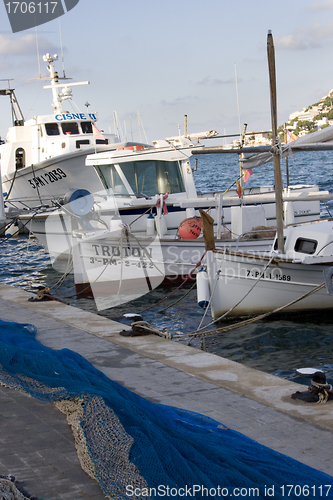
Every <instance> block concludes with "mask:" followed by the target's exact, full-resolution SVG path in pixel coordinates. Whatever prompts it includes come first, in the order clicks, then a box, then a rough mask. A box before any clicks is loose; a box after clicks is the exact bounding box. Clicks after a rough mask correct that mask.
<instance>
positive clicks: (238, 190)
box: [236, 179, 243, 198]
mask: <svg viewBox="0 0 333 500" xmlns="http://www.w3.org/2000/svg"><path fill="white" fill-rule="evenodd" d="M236 186H237V189H236V191H237V194H238V198H241V197H242V192H243V188H242V186H241V185H240V184H239V182H238V179H236Z"/></svg>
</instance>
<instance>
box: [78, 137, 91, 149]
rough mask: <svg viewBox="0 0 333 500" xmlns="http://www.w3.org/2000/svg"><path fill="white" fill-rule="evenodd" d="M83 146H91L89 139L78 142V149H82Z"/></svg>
mask: <svg viewBox="0 0 333 500" xmlns="http://www.w3.org/2000/svg"><path fill="white" fill-rule="evenodd" d="M81 144H90V141H89V139H82V140H81V141H76V149H80V147H81Z"/></svg>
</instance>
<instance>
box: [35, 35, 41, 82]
mask: <svg viewBox="0 0 333 500" xmlns="http://www.w3.org/2000/svg"><path fill="white" fill-rule="evenodd" d="M35 32H36V48H37V61H38V72H39V78H42V73H41V71H40V59H39V48H38V35H37V26H35Z"/></svg>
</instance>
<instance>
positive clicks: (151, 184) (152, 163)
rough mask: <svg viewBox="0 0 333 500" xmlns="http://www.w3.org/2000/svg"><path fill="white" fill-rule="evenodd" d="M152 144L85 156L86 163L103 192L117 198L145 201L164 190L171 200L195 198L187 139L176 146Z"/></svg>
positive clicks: (162, 193)
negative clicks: (100, 182)
mask: <svg viewBox="0 0 333 500" xmlns="http://www.w3.org/2000/svg"><path fill="white" fill-rule="evenodd" d="M153 144H154V147H149V146H144V145H139V146H130V147H125V148H120V149H117V150H115V151H108V152H106V153H98V154H93V155H89V156H87V158H86V165H87V166H90V167H94V168H95V170H96V172H97V174H98V175H99V177H100V179H101V181H102V184H103V186H104V188H105V189H106V191H107V192H108V193H109V194H110V195H112V196H115V197H118V198H123V197H127V198H145V199H147V200H149V199H152V198H153V197H154V196H155V195H159V196H160V195H166V194H167V193H168V197H169V196H170V197H171V199H173V198H175V196H177V198H178V197H181V198H182V199H183V198H188V197H195V196H196V189H195V185H194V179H193V174H192V169H191V167H190V161H189V157H190V155H191V151H190V147H191V146H193V145H192V143H191V141H189V140H188V139H185V138H183V139H182V141H181V146H180V147H179V148H174V147H171V145H170V143H169V142H166V141H155V142H154V143H153ZM173 201H175V200H173Z"/></svg>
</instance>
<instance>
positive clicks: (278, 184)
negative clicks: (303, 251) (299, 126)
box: [267, 31, 284, 253]
mask: <svg viewBox="0 0 333 500" xmlns="http://www.w3.org/2000/svg"><path fill="white" fill-rule="evenodd" d="M267 57H268V70H269V83H270V97H271V117H272V152H273V157H274V181H275V205H276V227H277V238H278V251H279V252H280V253H284V239H283V200H282V175H281V168H280V154H279V151H278V147H277V146H278V133H277V105H276V78H275V52H274V42H273V36H272V33H271V32H270V31H269V32H268V35H267Z"/></svg>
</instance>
